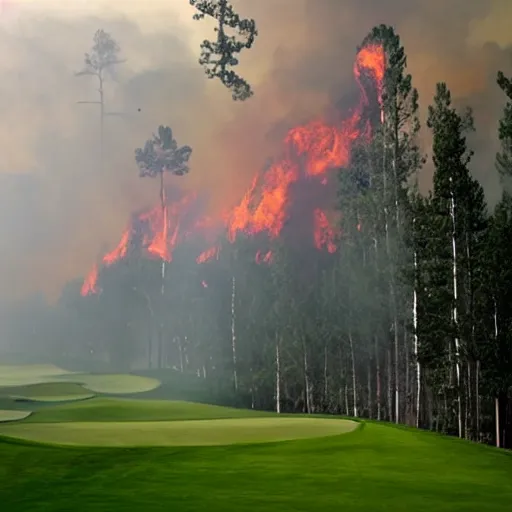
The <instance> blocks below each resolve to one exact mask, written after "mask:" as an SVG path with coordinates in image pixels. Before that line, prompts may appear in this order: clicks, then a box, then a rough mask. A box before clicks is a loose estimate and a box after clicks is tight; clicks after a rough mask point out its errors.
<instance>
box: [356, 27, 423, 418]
mask: <svg viewBox="0 0 512 512" xmlns="http://www.w3.org/2000/svg"><path fill="white" fill-rule="evenodd" d="M364 48H370V49H371V51H372V53H373V58H374V59H379V58H380V59H382V63H381V65H382V69H381V70H380V72H381V73H382V76H381V77H380V80H379V79H377V83H376V89H377V91H376V92H377V100H378V106H379V108H380V116H378V118H377V116H375V115H371V114H370V115H369V116H368V117H369V118H370V119H374V120H375V119H379V121H378V122H376V123H375V126H374V127H373V129H374V132H375V133H374V136H373V140H372V145H373V149H371V153H372V154H371V156H370V159H371V162H372V163H371V166H370V167H368V168H369V169H371V171H370V172H369V176H368V177H367V181H368V183H369V184H371V185H370V189H371V195H373V196H374V198H373V199H372V200H371V202H372V203H373V204H374V205H378V208H379V209H380V212H379V213H377V210H375V209H374V214H373V219H372V221H370V224H373V226H375V227H376V228H377V229H376V235H377V236H373V237H372V238H373V240H375V242H374V246H375V251H376V252H382V253H383V256H384V258H382V257H380V256H379V259H380V260H381V261H380V269H381V270H379V272H383V274H384V276H385V278H386V280H387V286H388V290H389V291H388V293H389V312H390V329H389V332H390V333H391V334H392V340H390V341H391V343H392V352H393V360H394V365H393V366H394V372H393V374H394V379H393V388H394V389H393V395H394V400H393V401H394V404H393V405H394V408H393V417H394V420H395V422H397V423H398V422H399V421H400V417H401V416H402V415H405V416H410V408H411V405H410V401H409V400H408V395H409V394H410V393H409V387H410V385H409V364H410V361H409V356H408V354H409V353H410V352H411V351H410V349H409V344H410V342H409V340H408V339H407V336H408V334H409V329H408V327H409V325H410V324H411V323H412V317H413V312H412V309H413V307H412V302H413V300H412V295H413V291H412V286H410V283H408V282H406V281H404V279H403V274H404V272H405V271H406V269H407V268H409V267H412V265H413V257H412V255H411V254H409V253H408V251H407V246H406V244H405V230H406V228H407V225H408V224H410V223H411V222H412V218H411V216H410V208H409V206H408V201H409V199H408V196H407V184H408V180H409V178H410V177H411V176H412V175H413V174H415V173H416V172H418V170H419V169H420V168H421V165H422V163H423V159H422V157H421V154H420V152H419V148H418V134H419V129H420V124H419V120H418V93H417V91H416V89H415V88H414V87H413V86H412V77H411V75H410V74H409V73H407V57H406V54H405V50H404V47H403V46H402V44H401V41H400V37H399V36H398V35H397V34H396V33H395V31H394V29H393V27H390V26H387V25H379V26H376V27H374V28H373V29H372V30H371V31H370V33H369V34H368V35H367V36H366V37H365V39H364V40H363V43H362V44H361V46H360V48H359V51H362V50H363V49H364ZM377 69H379V68H378V66H377ZM377 74H378V71H377ZM366 172H368V171H366ZM373 229H375V228H373ZM381 242H382V244H381ZM380 245H382V251H381V250H380ZM402 336H403V339H404V342H403V343H402V344H401V342H400V339H401V337H402ZM401 345H402V347H403V349H404V354H401V353H400V352H401V351H400V346H401ZM402 356H403V357H402ZM401 374H402V375H401ZM416 385H417V384H416ZM401 388H402V389H403V392H404V394H405V395H406V400H402V399H401V391H400V389H401ZM389 406H390V407H391V404H389ZM390 419H391V415H390Z"/></svg>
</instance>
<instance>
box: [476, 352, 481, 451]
mask: <svg viewBox="0 0 512 512" xmlns="http://www.w3.org/2000/svg"><path fill="white" fill-rule="evenodd" d="M475 395H476V439H477V441H478V442H480V439H481V436H480V361H479V360H477V362H476V370H475Z"/></svg>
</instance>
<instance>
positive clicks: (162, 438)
mask: <svg viewBox="0 0 512 512" xmlns="http://www.w3.org/2000/svg"><path fill="white" fill-rule="evenodd" d="M356 426H357V423H355V422H353V421H346V420H338V421H331V420H329V419H322V418H300V417H297V418H250V419H249V418H243V419H224V420H201V421H197V420H192V421H138V422H81V423H78V422H69V423H31V424H29V423H9V424H6V425H2V426H1V427H0V434H3V435H7V436H11V437H16V438H21V439H26V440H29V441H39V442H44V443H57V444H62V445H86V446H126V447H128V446H212V445H229V444H237V443H265V442H275V441H288V440H292V439H306V438H312V437H321V436H331V435H339V434H343V433H344V432H349V431H351V430H354V428H355V427H356Z"/></svg>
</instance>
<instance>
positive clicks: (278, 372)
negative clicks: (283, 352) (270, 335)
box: [276, 335, 281, 414]
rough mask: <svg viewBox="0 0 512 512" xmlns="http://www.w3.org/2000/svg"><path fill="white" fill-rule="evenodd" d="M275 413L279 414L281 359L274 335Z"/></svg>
mask: <svg viewBox="0 0 512 512" xmlns="http://www.w3.org/2000/svg"><path fill="white" fill-rule="evenodd" d="M276 412H277V414H281V357H280V354H279V336H278V335H276Z"/></svg>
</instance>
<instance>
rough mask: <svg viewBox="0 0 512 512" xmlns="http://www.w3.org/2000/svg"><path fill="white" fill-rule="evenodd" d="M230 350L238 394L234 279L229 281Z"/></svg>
mask: <svg viewBox="0 0 512 512" xmlns="http://www.w3.org/2000/svg"><path fill="white" fill-rule="evenodd" d="M231 283H232V287H231V350H232V355H233V384H234V386H235V392H238V375H237V368H236V278H235V276H233V277H232V280H231Z"/></svg>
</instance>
